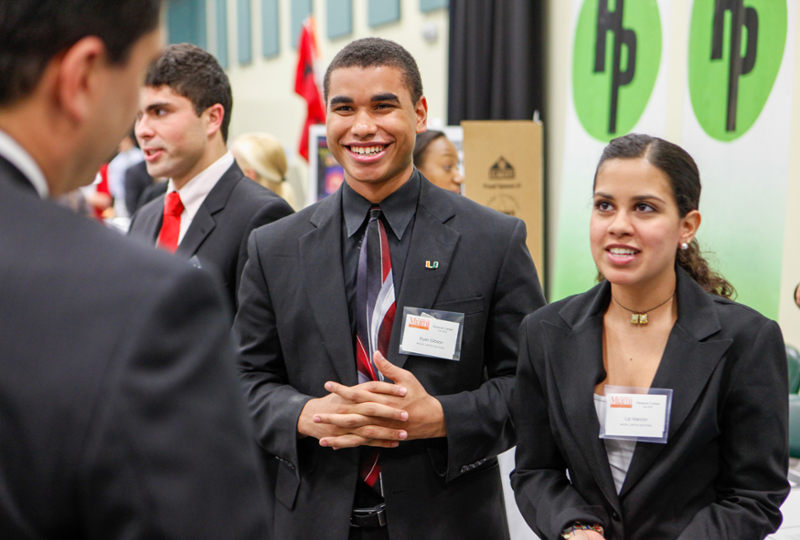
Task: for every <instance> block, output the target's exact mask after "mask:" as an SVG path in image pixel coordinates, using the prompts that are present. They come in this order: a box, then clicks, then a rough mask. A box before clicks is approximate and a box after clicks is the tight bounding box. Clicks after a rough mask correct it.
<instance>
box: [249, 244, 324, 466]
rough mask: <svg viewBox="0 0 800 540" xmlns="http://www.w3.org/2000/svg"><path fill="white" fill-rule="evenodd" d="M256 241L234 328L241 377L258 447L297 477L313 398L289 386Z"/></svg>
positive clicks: (252, 245) (273, 311)
mask: <svg viewBox="0 0 800 540" xmlns="http://www.w3.org/2000/svg"><path fill="white" fill-rule="evenodd" d="M257 237H258V231H255V232H254V233H253V234H251V235H250V240H249V244H248V252H249V254H250V256H249V258H248V261H247V263H246V264H245V267H244V272H243V273H242V284H241V287H240V288H239V309H238V311H237V313H236V321H235V322H234V326H233V332H234V338H235V341H236V343H237V345H238V347H239V352H240V358H239V378H240V381H241V383H242V385H243V386H244V391H245V396H246V400H247V403H248V404H249V407H250V416H251V417H252V419H253V421H254V422H255V426H256V439H257V440H258V442H259V444H260V445H261V446H262V447H263V448H264V449H266V450H267V451H268V452H270V453H271V454H273V455H274V456H276V457H277V458H278V459H279V460H281V461H283V462H284V463H285V464H286V465H287V466H288V467H289V468H290V469H292V470H293V471H294V472H295V475H298V474H299V473H298V472H297V469H296V467H297V464H298V463H299V460H298V457H297V420H298V419H299V418H300V412H301V411H302V410H303V407H304V406H305V404H306V402H308V401H309V400H310V399H311V396H308V395H305V394H302V393H300V392H298V391H297V390H296V389H295V388H294V387H293V386H291V385H290V384H289V383H288V376H287V374H286V369H285V367H284V358H283V353H282V352H281V344H280V338H279V337H278V326H277V321H276V318H275V310H274V308H273V306H272V300H271V298H270V294H269V290H268V288H267V283H266V281H265V280H264V273H263V270H262V268H261V259H260V258H259V253H258V242H257Z"/></svg>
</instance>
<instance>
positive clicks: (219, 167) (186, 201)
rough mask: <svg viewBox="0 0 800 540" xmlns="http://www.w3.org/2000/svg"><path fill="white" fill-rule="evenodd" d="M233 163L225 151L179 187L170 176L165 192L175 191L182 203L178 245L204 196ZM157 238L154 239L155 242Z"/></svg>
mask: <svg viewBox="0 0 800 540" xmlns="http://www.w3.org/2000/svg"><path fill="white" fill-rule="evenodd" d="M231 165H233V154H231V153H230V152H227V153H226V154H225V155H224V156H222V157H221V158H219V159H218V160H217V161H215V162H214V163H212V164H211V165H209V166H208V168H207V169H206V170H204V171H203V172H201V173H200V174H198V175H197V176H195V177H194V178H192V179H191V180H189V181H188V182H187V183H186V185H185V186H183V187H182V188H181V189H175V184H174V183H173V181H172V178H170V179H169V183H168V184H167V194H169V193H172V192H173V191H177V192H178V195H180V197H181V202H182V203H183V213H182V214H181V231H180V234H179V235H178V245H180V243H181V242H182V241H183V236H184V235H185V234H186V231H187V230H188V229H189V225H191V224H192V220H193V219H194V216H196V215H197V211H198V210H200V206H201V205H202V204H203V201H205V200H206V196H208V194H209V193H210V192H211V190H212V189H214V186H216V185H217V182H219V179H220V178H222V175H223V174H225V171H227V170H228V169H230V167H231ZM157 241H158V240H156V242H157Z"/></svg>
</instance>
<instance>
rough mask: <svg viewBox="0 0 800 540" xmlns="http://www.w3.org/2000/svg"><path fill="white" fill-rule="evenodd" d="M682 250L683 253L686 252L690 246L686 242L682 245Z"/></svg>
mask: <svg viewBox="0 0 800 540" xmlns="http://www.w3.org/2000/svg"><path fill="white" fill-rule="evenodd" d="M681 249H682V250H683V251H686V250H687V249H689V244H687V243H686V242H684V243H683V244H681Z"/></svg>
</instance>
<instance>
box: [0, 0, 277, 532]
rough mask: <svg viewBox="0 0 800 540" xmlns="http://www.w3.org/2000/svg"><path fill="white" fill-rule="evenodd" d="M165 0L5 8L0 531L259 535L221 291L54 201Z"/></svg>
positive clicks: (258, 493)
mask: <svg viewBox="0 0 800 540" xmlns="http://www.w3.org/2000/svg"><path fill="white" fill-rule="evenodd" d="M159 10H160V1H159V0H15V1H14V2H2V3H0V230H1V231H2V234H0V298H2V302H0V321H2V324H0V403H1V404H2V406H0V433H2V438H1V439H0V536H2V538H3V539H4V540H6V539H32V538H80V539H95V538H96V539H117V538H126V539H133V538H192V539H204V538H208V539H212V538H213V539H217V538H259V537H261V536H262V535H263V531H264V529H265V528H266V526H267V523H266V519H265V517H264V515H263V508H264V505H265V502H264V498H263V487H262V486H261V485H260V480H259V478H260V477H259V470H258V467H257V463H256V457H255V454H254V451H253V448H252V443H251V434H250V429H249V426H248V423H247V420H246V416H245V413H244V411H243V408H244V405H243V403H242V399H241V397H240V395H239V388H238V386H237V384H236V380H235V374H234V372H233V369H234V368H233V353H232V349H231V345H230V342H229V337H228V326H227V324H226V320H225V316H224V308H223V298H222V296H221V292H220V291H219V290H217V288H216V286H215V285H214V284H213V282H212V281H211V279H210V278H208V277H207V276H206V274H205V273H203V272H200V271H198V270H196V269H194V268H192V267H191V266H189V265H187V264H186V263H183V262H180V261H179V260H177V259H174V258H172V257H169V256H167V255H166V254H163V253H161V252H157V251H156V250H152V249H146V248H143V247H139V246H137V245H135V243H133V242H130V241H128V240H125V239H123V238H120V237H119V235H117V234H116V233H114V232H113V231H108V230H105V229H104V228H103V227H101V226H100V225H98V224H96V223H92V222H90V221H88V220H86V219H85V218H83V217H81V216H77V215H75V214H73V213H72V212H70V211H69V210H67V209H64V208H61V207H59V206H57V205H55V204H54V203H52V202H51V201H48V200H46V199H48V198H50V197H57V196H59V195H61V194H63V193H66V192H69V191H71V190H73V189H75V188H77V187H79V186H80V185H82V184H86V183H89V182H91V181H92V179H93V178H94V174H95V171H97V169H98V167H99V166H100V164H101V163H102V162H103V160H104V159H106V158H107V157H108V156H109V155H111V153H112V152H113V150H114V147H115V146H116V144H117V143H118V142H119V140H120V139H121V138H122V136H123V134H124V133H125V132H126V131H127V130H129V129H130V127H131V125H132V123H133V119H134V114H135V111H136V107H137V104H138V100H139V86H140V85H141V83H142V80H143V77H144V74H145V71H146V69H147V67H148V66H149V65H150V63H151V62H152V61H153V60H154V59H155V58H156V57H157V56H158V55H159V53H160V51H161V43H160V38H159V31H158V16H159Z"/></svg>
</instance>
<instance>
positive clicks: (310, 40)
mask: <svg viewBox="0 0 800 540" xmlns="http://www.w3.org/2000/svg"><path fill="white" fill-rule="evenodd" d="M297 51H298V53H299V57H298V59H297V75H296V77H295V81H294V91H295V92H296V93H298V94H300V96H301V97H302V98H303V99H305V100H306V103H307V104H308V116H307V117H306V123H305V125H304V126H303V132H302V133H301V134H300V144H299V148H298V152H299V154H300V155H301V156H303V157H304V158H305V159H306V161H308V128H309V127H310V126H312V125H313V124H324V123H325V106H324V105H323V104H322V95H321V94H320V91H319V87H318V86H317V81H316V78H315V77H314V74H315V71H314V65H315V62H316V60H317V58H318V57H319V51H318V49H317V31H316V25H315V24H314V19H313V18H312V17H309V18H308V19H306V21H305V22H304V23H303V31H302V32H301V33H300V44H299V46H298V48H297Z"/></svg>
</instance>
